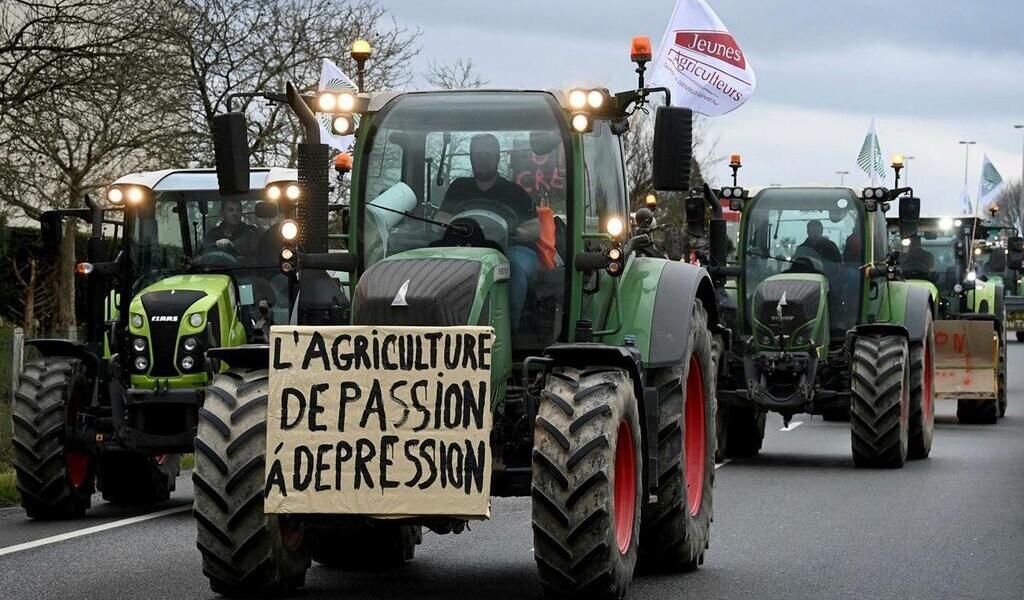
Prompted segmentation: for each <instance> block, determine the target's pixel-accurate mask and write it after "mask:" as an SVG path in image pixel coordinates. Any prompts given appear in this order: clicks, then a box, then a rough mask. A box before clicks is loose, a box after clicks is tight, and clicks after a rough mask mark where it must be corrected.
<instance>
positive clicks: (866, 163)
mask: <svg viewBox="0 0 1024 600" xmlns="http://www.w3.org/2000/svg"><path fill="white" fill-rule="evenodd" d="M857 166H859V167H860V170H861V171H864V172H865V173H866V174H867V175H868V177H870V178H871V185H879V182H880V181H881V180H882V179H884V178H885V161H883V160H882V147H881V146H879V144H878V133H877V132H875V120H874V119H871V125H870V126H869V127H868V132H867V133H866V134H865V135H864V143H863V144H861V145H860V154H858V155H857Z"/></svg>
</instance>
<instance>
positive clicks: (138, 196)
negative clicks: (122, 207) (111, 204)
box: [128, 185, 145, 204]
mask: <svg viewBox="0 0 1024 600" xmlns="http://www.w3.org/2000/svg"><path fill="white" fill-rule="evenodd" d="M144 196H145V194H144V193H143V192H142V188H140V187H139V186H137V185H135V186H132V187H130V188H128V202H129V203H130V204H138V203H140V202H142V199H143V197H144Z"/></svg>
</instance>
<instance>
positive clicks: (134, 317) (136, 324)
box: [132, 313, 145, 329]
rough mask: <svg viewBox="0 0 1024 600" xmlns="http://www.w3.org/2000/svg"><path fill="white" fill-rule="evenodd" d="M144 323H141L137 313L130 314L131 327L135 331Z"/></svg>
mask: <svg viewBox="0 0 1024 600" xmlns="http://www.w3.org/2000/svg"><path fill="white" fill-rule="evenodd" d="M144 323H145V321H143V319H142V315H140V314H139V313H132V327H134V328H135V329H141V328H142V325H143V324H144Z"/></svg>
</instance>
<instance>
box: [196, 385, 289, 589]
mask: <svg viewBox="0 0 1024 600" xmlns="http://www.w3.org/2000/svg"><path fill="white" fill-rule="evenodd" d="M266 420H267V370H266V369H237V370H236V369H232V370H228V371H225V372H223V373H218V374H217V375H216V376H214V378H213V381H212V382H211V383H210V385H209V386H208V387H207V388H206V399H205V401H204V402H203V408H201V409H199V430H198V432H197V435H196V454H195V456H196V466H195V471H194V472H193V473H192V482H193V483H194V484H195V504H194V507H193V511H192V512H193V514H194V515H195V517H196V521H197V526H198V537H197V539H196V545H197V546H198V547H199V550H200V552H201V554H202V557H203V573H204V574H205V575H206V576H207V577H208V578H209V580H210V587H211V588H212V589H213V591H214V592H217V593H221V594H225V595H250V594H259V595H264V594H275V593H281V592H287V591H289V590H292V589H294V588H297V587H299V586H301V585H302V584H303V583H304V582H305V577H306V569H308V568H309V556H308V554H307V553H306V551H305V549H304V546H303V543H302V529H301V528H300V527H299V526H298V525H296V524H295V523H294V522H292V521H290V520H288V519H287V518H285V517H278V516H275V515H267V514H265V513H264V512H263V484H264V462H265V454H266V443H267V442H266V427H267V424H266Z"/></svg>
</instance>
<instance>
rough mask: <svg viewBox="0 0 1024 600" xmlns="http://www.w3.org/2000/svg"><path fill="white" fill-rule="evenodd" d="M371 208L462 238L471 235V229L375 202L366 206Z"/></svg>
mask: <svg viewBox="0 0 1024 600" xmlns="http://www.w3.org/2000/svg"><path fill="white" fill-rule="evenodd" d="M371 206H372V207H373V208H379V209H381V210H384V211H387V212H390V213H395V214H396V215H405V216H407V217H409V218H410V219H413V220H415V221H423V222H424V223H429V224H431V225H437V226H438V227H444V228H445V229H448V230H450V231H452V232H453V233H456V234H458V235H461V236H467V235H469V234H470V233H471V230H470V228H469V227H467V226H465V225H452V224H451V223H444V222H442V221H437V220H435V219H428V218H426V217H421V216H419V215H414V214H412V213H411V212H408V211H404V210H398V209H397V208H388V207H387V206H381V205H379V204H374V203H373V202H368V203H367V204H366V207H367V208H369V207H371Z"/></svg>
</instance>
